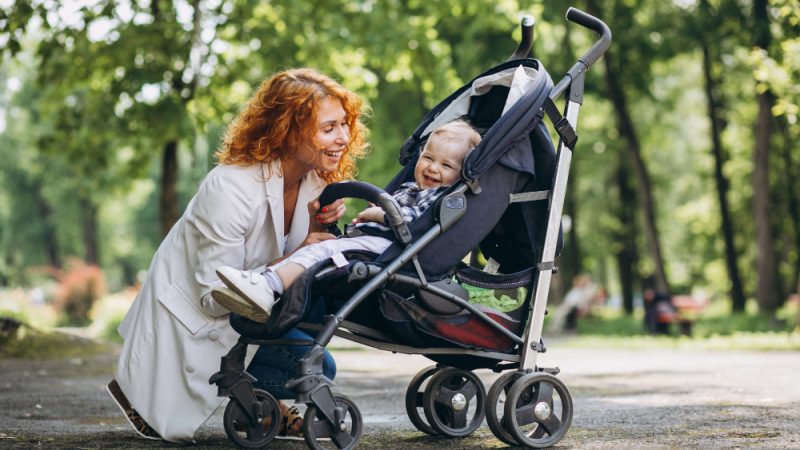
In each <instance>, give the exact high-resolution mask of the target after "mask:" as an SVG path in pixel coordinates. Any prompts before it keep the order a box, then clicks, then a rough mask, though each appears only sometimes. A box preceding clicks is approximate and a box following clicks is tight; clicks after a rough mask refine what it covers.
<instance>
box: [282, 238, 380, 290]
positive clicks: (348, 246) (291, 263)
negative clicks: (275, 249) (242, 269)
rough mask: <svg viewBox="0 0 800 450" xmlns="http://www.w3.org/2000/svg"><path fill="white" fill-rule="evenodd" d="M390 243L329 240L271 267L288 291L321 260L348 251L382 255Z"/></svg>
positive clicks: (298, 252)
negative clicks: (306, 271)
mask: <svg viewBox="0 0 800 450" xmlns="http://www.w3.org/2000/svg"><path fill="white" fill-rule="evenodd" d="M391 243H392V241H390V240H388V239H384V238H382V237H378V236H359V237H355V238H341V239H330V240H327V241H322V242H319V243H316V244H311V245H307V246H305V247H303V248H300V249H298V250H297V251H296V252H294V253H293V254H292V255H291V256H289V257H288V258H286V259H284V260H283V261H281V262H279V263H278V264H276V265H274V266H272V268H271V269H270V270H273V271H275V273H276V274H278V277H280V279H281V281H282V282H283V288H284V289H288V288H289V286H291V285H292V283H294V282H295V280H297V278H299V277H300V274H302V273H303V272H304V271H305V270H306V269H308V268H309V267H311V266H313V265H314V264H316V263H318V262H320V261H322V260H323V259H326V258H330V257H331V256H334V255H336V254H339V253H342V252H344V251H348V250H367V251H370V252H375V253H382V252H383V251H384V250H386V248H387V247H389V245H391Z"/></svg>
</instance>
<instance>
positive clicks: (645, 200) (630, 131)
mask: <svg viewBox="0 0 800 450" xmlns="http://www.w3.org/2000/svg"><path fill="white" fill-rule="evenodd" d="M588 5H589V10H590V11H591V12H593V13H594V14H596V15H601V16H605V17H611V18H613V20H614V21H615V22H616V23H622V22H624V21H626V20H627V21H630V20H632V18H633V14H632V12H633V10H634V9H633V8H628V7H627V6H623V5H620V4H617V5H615V6H616V7H615V8H613V14H612V13H608V14H600V11H601V9H600V8H599V6H598V4H597V3H596V2H595V1H594V0H589V1H588ZM629 23H630V22H629ZM643 41H644V40H643ZM639 45H640V46H641V42H640V43H639ZM623 46H624V43H623V44H617V48H622V47H623ZM631 53H632V51H629V52H628V55H627V56H626V60H628V61H629V60H631V59H634V60H635V58H636V57H637V56H638V57H642V55H631ZM603 63H604V64H603V67H604V68H605V81H606V87H607V89H608V94H609V96H610V97H611V101H612V103H613V104H614V113H615V116H616V120H617V127H618V128H619V132H620V135H621V136H622V139H624V141H625V142H626V150H627V152H628V155H629V157H630V160H631V164H632V165H633V172H634V175H635V177H636V180H637V182H638V185H639V189H640V190H641V192H640V195H639V200H640V207H641V209H642V213H643V214H644V218H645V220H644V224H643V227H644V232H645V235H646V238H647V244H648V249H649V251H650V257H651V258H652V260H653V265H654V270H655V282H656V289H657V290H659V291H660V292H664V293H669V292H670V287H669V281H668V279H667V271H666V264H665V261H664V258H663V253H662V250H661V239H660V236H659V231H658V224H657V221H656V204H655V199H654V196H653V188H652V183H651V181H650V175H649V172H648V170H647V167H646V165H645V162H644V159H643V158H642V150H641V144H640V142H639V137H638V136H637V133H636V127H635V125H634V121H633V118H632V117H631V114H630V111H629V110H630V108H629V106H628V101H627V99H626V94H625V89H624V88H623V85H622V83H621V81H620V80H621V79H620V75H621V74H620V72H621V69H620V68H621V67H622V66H623V65H622V64H621V63H620V62H619V61H617V58H616V54H615V52H614V49H613V48H612V49H609V51H607V52H606V54H605V56H604V57H603ZM625 65H628V64H627V62H626V64H625ZM637 68H639V69H642V65H639V66H638V67H637ZM628 73H630V72H628Z"/></svg>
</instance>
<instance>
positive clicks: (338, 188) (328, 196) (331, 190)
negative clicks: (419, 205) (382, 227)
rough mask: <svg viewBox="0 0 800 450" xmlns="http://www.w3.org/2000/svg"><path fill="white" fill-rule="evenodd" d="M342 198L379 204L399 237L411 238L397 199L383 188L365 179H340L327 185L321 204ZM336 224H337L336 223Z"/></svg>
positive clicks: (320, 200) (320, 198) (404, 241)
mask: <svg viewBox="0 0 800 450" xmlns="http://www.w3.org/2000/svg"><path fill="white" fill-rule="evenodd" d="M340 198H360V199H362V200H366V201H368V202H371V203H374V204H375V205H377V206H379V207H380V208H381V209H382V210H383V211H384V212H385V213H386V220H387V222H388V224H387V225H389V226H390V227H392V230H393V231H394V233H395V235H396V236H397V238H398V239H399V240H400V241H401V242H403V243H404V244H405V243H408V242H409V241H410V240H411V232H410V231H409V230H408V225H406V223H405V221H404V220H403V215H402V214H401V212H400V206H399V205H398V204H397V201H396V200H395V199H394V197H392V196H391V195H389V194H388V193H386V191H384V190H383V189H381V188H379V187H377V186H374V185H372V184H369V183H365V182H363V181H340V182H338V183H331V184H329V185H327V186H325V189H323V190H322V193H321V194H320V196H319V204H320V205H329V204H330V203H331V202H333V201H336V200H338V199H340ZM334 226H335V225H334Z"/></svg>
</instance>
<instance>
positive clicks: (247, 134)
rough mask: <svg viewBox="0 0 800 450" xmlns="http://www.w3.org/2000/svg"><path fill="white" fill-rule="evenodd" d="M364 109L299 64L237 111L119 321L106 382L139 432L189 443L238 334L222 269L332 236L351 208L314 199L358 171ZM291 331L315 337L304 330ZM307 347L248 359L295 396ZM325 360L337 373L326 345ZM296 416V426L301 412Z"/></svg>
mask: <svg viewBox="0 0 800 450" xmlns="http://www.w3.org/2000/svg"><path fill="white" fill-rule="evenodd" d="M361 108H362V102H361V100H360V99H359V98H358V96H356V95H355V94H354V93H352V92H350V91H348V90H346V89H345V88H343V87H342V86H341V85H339V84H338V83H336V82H335V81H333V80H331V79H330V78H328V77H326V76H324V75H322V74H320V73H318V72H316V71H313V70H310V69H293V70H288V71H285V72H281V73H278V74H276V75H274V76H272V77H271V78H269V79H267V80H266V81H264V82H263V83H262V85H261V87H260V88H259V89H258V91H257V92H256V93H255V95H254V96H253V97H252V98H251V99H250V101H249V102H248V104H247V105H246V106H245V108H244V110H243V111H242V112H241V113H240V114H239V116H238V118H237V119H236V120H235V121H234V122H233V124H232V125H231V127H230V129H229V130H228V133H227V135H226V137H225V140H224V143H223V146H222V149H221V150H220V151H218V152H217V154H216V157H217V160H218V162H219V165H218V166H216V167H215V168H214V169H213V170H211V172H209V174H208V175H207V176H206V178H205V180H204V181H203V182H202V184H201V185H200V188H199V189H198V192H197V194H196V195H195V196H194V198H193V199H192V200H191V201H190V202H189V205H188V206H187V208H186V212H185V213H184V214H183V216H182V217H181V218H180V220H178V222H177V223H176V224H175V226H174V227H173V228H172V230H170V232H169V234H168V235H167V237H166V238H165V239H164V241H163V242H162V243H161V246H160V247H159V249H158V251H157V252H156V254H155V256H154V257H153V261H152V263H151V265H150V269H149V270H148V273H147V278H146V281H145V282H144V284H143V286H142V289H141V292H140V293H139V295H138V296H137V298H136V300H135V301H134V303H133V305H132V306H131V309H130V311H128V314H127V315H126V316H125V319H124V320H123V322H122V324H121V325H120V327H119V332H120V335H121V336H122V337H123V339H124V344H123V347H122V353H121V354H120V358H119V365H118V369H117V372H116V377H115V379H114V380H112V381H111V383H109V386H108V388H109V392H110V393H111V395H112V397H113V398H114V400H115V401H116V402H117V404H118V405H119V406H120V408H121V409H122V410H123V412H125V413H126V415H127V416H128V420H129V422H131V424H132V425H133V426H134V428H135V429H136V430H137V432H139V434H141V435H142V436H144V437H148V438H154V439H165V440H168V441H173V442H185V441H189V442H191V441H193V435H194V433H195V431H196V430H197V428H199V427H200V425H202V424H203V422H205V421H206V419H208V417H209V416H211V414H212V413H213V412H214V410H215V409H216V408H217V407H218V406H219V405H220V403H221V402H222V399H220V398H218V397H217V389H216V386H212V385H210V384H209V383H208V379H209V377H210V376H211V375H212V374H213V373H215V372H216V371H218V370H219V365H220V358H221V357H222V356H223V355H224V354H225V353H227V351H228V350H229V349H230V348H231V347H232V346H233V345H234V344H235V343H236V341H237V339H238V337H239V336H238V334H237V333H236V332H235V331H234V330H233V329H232V328H231V326H230V324H229V322H228V313H229V311H228V310H227V309H225V308H224V307H223V306H221V305H219V304H217V303H216V302H215V301H214V299H213V298H212V297H211V295H210V293H211V290H212V289H213V288H216V287H220V286H222V283H221V282H220V281H219V279H218V278H217V275H216V274H215V269H216V268H217V267H219V266H222V265H229V266H234V267H241V268H242V269H250V270H259V269H258V268H260V267H263V266H265V265H267V264H270V263H274V262H275V261H276V260H279V259H281V258H282V257H283V256H285V255H287V254H289V253H291V252H292V251H294V250H295V249H297V248H299V247H302V246H305V245H308V244H310V243H315V242H319V241H322V240H326V239H332V238H333V236H332V235H330V234H328V233H324V232H322V229H323V226H324V224H326V223H330V222H335V221H336V220H338V219H339V218H340V217H341V216H342V215H343V214H344V205H343V202H342V201H341V200H339V201H337V202H335V203H332V204H331V205H326V207H325V208H323V210H322V212H321V213H319V214H316V211H317V210H318V209H319V206H320V205H319V202H318V201H316V200H315V199H316V198H317V197H318V195H319V193H320V191H321V190H322V188H323V187H324V186H325V185H326V184H327V183H330V182H334V181H340V180H342V179H346V178H350V177H352V176H353V174H354V171H355V161H356V159H357V158H359V157H361V156H363V155H364V153H365V151H366V144H365V141H364V132H365V130H364V127H363V125H362V124H361V122H360V115H361ZM312 214H313V215H314V216H315V217H312V216H311V215H312ZM288 337H289V338H292V339H298V338H306V339H308V337H307V336H304V335H303V334H302V332H300V331H299V330H292V331H290V332H289V336H288ZM298 352H299V355H298ZM302 354H303V352H302V349H298V348H296V347H293V348H289V347H285V348H283V347H278V346H273V347H262V348H259V349H258V352H256V355H255V357H254V358H253V359H252V361H251V362H250V365H249V366H248V369H247V370H248V372H250V373H251V374H253V375H254V376H256V377H257V378H259V382H260V384H257V385H256V387H260V388H263V389H267V390H268V391H270V392H271V393H273V394H274V395H275V396H276V398H279V399H280V398H288V397H291V396H292V395H291V392H286V391H285V389H283V384H284V383H285V382H286V379H288V378H289V377H290V376H291V375H293V372H294V360H296V359H297V358H298V357H299V356H302ZM324 371H325V375H326V376H328V377H329V378H333V376H334V375H335V365H334V363H333V359H332V358H331V357H330V355H329V354H327V355H326V360H325V364H324ZM282 409H284V410H287V409H288V408H286V407H285V406H282ZM290 415H291V417H289V419H290V420H289V425H290V426H293V427H292V428H293V431H297V429H298V427H299V425H300V424H299V423H298V422H302V421H301V420H299V419H297V415H296V413H294V412H292V413H291V414H290Z"/></svg>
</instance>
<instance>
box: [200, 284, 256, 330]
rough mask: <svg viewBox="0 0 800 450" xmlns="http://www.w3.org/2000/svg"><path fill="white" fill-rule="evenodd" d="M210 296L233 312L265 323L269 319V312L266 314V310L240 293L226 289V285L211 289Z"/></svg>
mask: <svg viewBox="0 0 800 450" xmlns="http://www.w3.org/2000/svg"><path fill="white" fill-rule="evenodd" d="M211 297H212V298H213V299H214V300H215V301H216V302H217V303H219V304H220V305H222V306H224V307H225V308H227V309H228V310H230V311H231V312H235V313H236V314H238V315H240V316H243V317H246V318H248V319H250V320H252V321H255V322H258V323H266V322H267V319H269V314H267V312H266V311H264V310H263V309H261V308H260V307H259V306H257V305H256V304H255V303H253V302H251V301H249V300H245V299H244V298H243V297H242V296H241V295H239V294H237V293H236V292H234V290H233V289H228V288H226V287H221V288H216V289H212V290H211Z"/></svg>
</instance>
